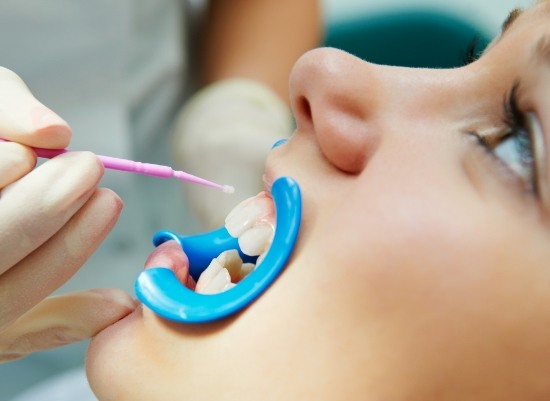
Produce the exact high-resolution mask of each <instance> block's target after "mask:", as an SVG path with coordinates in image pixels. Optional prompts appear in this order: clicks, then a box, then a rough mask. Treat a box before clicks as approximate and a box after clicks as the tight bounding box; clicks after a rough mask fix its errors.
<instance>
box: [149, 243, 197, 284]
mask: <svg viewBox="0 0 550 401" xmlns="http://www.w3.org/2000/svg"><path fill="white" fill-rule="evenodd" d="M153 267H166V268H168V269H170V270H172V271H174V273H175V274H176V277H177V278H178V280H179V281H180V282H181V283H182V284H183V285H184V286H186V287H188V288H190V289H192V290H194V289H195V280H193V277H191V276H190V275H189V260H188V259H187V256H186V255H185V253H184V252H183V250H182V249H181V247H180V245H179V244H178V243H177V242H176V241H174V240H171V241H166V242H164V243H162V244H160V245H159V246H157V247H156V248H155V250H154V251H153V252H152V253H151V255H149V257H148V258H147V261H146V262H145V269H150V268H153Z"/></svg>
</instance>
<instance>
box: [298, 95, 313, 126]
mask: <svg viewBox="0 0 550 401" xmlns="http://www.w3.org/2000/svg"><path fill="white" fill-rule="evenodd" d="M298 113H300V115H301V116H302V118H304V119H305V120H307V121H308V123H312V122H313V121H312V120H313V118H312V115H311V105H310V103H309V100H307V98H306V97H305V96H301V97H300V99H298Z"/></svg>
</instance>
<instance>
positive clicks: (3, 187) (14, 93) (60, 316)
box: [0, 68, 135, 362]
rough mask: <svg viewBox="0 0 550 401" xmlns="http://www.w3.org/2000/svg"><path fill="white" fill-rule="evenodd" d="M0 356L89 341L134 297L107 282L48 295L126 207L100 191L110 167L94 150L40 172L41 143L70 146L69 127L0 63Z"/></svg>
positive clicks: (65, 157)
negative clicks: (94, 287)
mask: <svg viewBox="0 0 550 401" xmlns="http://www.w3.org/2000/svg"><path fill="white" fill-rule="evenodd" d="M0 138H3V139H8V140H10V141H13V142H0V362H5V361H9V360H13V359H17V358H20V357H23V356H25V355H27V354H29V353H31V352H34V351H38V350H44V349H48V348H53V347H56V346H59V345H63V344H68V343H72V342H76V341H81V340H84V339H87V338H89V337H91V336H93V335H94V334H96V333H97V332H98V331H100V330H101V329H103V328H105V327H106V326H108V325H110V324H112V323H114V322H115V321H117V320H119V319H120V318H122V317H123V316H125V315H126V314H128V313H129V312H130V311H131V310H133V309H134V307H135V305H134V304H135V303H134V301H133V300H132V298H131V297H130V296H129V295H127V294H125V293H124V292H123V291H120V290H113V289H101V290H90V291H83V292H77V293H72V294H68V295H64V296H59V297H53V298H48V299H45V298H46V297H47V296H48V295H49V294H51V293H52V292H53V291H55V290H56V289H57V288H59V287H60V286H61V285H62V284H63V283H65V282H66V281H67V280H68V279H69V278H70V277H71V276H72V275H73V274H74V273H75V272H76V271H77V270H78V268H79V267H80V266H82V265H83V264H84V262H85V261H86V259H87V258H88V257H89V256H90V255H91V254H92V252H93V251H94V250H95V249H96V248H97V246H98V245H99V244H100V243H101V241H102V240H103V239H104V238H105V236H106V235H107V233H108V232H109V231H110V230H111V228H112V227H113V225H114V224H115V222H116V220H117V218H118V215H119V213H120V211H121V208H122V203H121V201H120V199H119V198H118V196H116V195H115V194H114V193H113V192H111V191H109V190H105V189H97V183H98V182H99V180H100V178H101V176H102V174H103V166H102V165H101V163H100V162H99V160H98V159H97V158H96V157H95V156H94V155H93V154H91V153H89V152H75V153H71V154H65V155H61V156H58V157H56V158H54V159H52V160H49V161H47V162H45V163H44V164H42V165H41V166H40V167H38V168H36V169H34V170H33V168H34V166H35V164H36V155H35V154H34V152H33V151H32V150H31V149H30V148H29V147H27V146H25V145H22V144H26V145H29V146H34V147H46V148H64V147H66V146H67V145H68V144H69V141H70V138H71V130H70V128H69V126H68V125H67V123H66V122H65V121H63V120H62V119H61V118H60V117H58V116H57V115H56V114H55V113H53V112H52V111H51V110H49V109H48V108H46V107H45V106H43V105H42V104H41V103H39V102H38V101H37V100H36V99H35V98H34V97H33V96H32V94H31V93H30V91H29V90H28V88H27V87H26V86H25V84H24V83H23V81H22V80H21V79H20V78H19V77H18V76H17V75H16V74H14V73H13V72H11V71H9V70H6V69H3V68H0Z"/></svg>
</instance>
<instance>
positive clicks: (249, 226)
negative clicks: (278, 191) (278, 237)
mask: <svg viewBox="0 0 550 401" xmlns="http://www.w3.org/2000/svg"><path fill="white" fill-rule="evenodd" d="M274 220H275V209H274V206H273V200H272V199H271V197H270V196H269V195H267V193H265V192H262V193H260V194H259V195H257V196H255V197H253V198H249V199H247V200H245V201H243V202H241V203H240V204H238V205H237V206H236V207H235V208H234V209H233V210H232V211H231V212H230V213H229V215H228V216H227V218H226V219H225V227H226V228H227V231H228V232H229V234H231V235H232V236H233V237H238V238H239V246H240V247H241V250H242V251H243V252H244V253H245V254H247V255H250V256H258V255H260V254H262V253H264V252H265V251H266V250H267V248H268V247H269V244H270V243H271V240H272V239H273V233H274V228H273V225H274Z"/></svg>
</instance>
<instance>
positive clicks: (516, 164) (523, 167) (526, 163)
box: [493, 127, 536, 188]
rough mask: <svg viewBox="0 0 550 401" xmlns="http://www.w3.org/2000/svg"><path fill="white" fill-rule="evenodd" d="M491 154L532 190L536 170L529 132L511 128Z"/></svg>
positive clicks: (523, 129) (519, 128) (520, 128)
mask: <svg viewBox="0 0 550 401" xmlns="http://www.w3.org/2000/svg"><path fill="white" fill-rule="evenodd" d="M493 153H494V154H495V156H496V157H498V158H499V159H500V160H501V161H502V162H503V163H504V164H506V165H507V166H508V168H509V169H510V170H512V171H513V172H514V173H515V174H517V175H518V176H519V177H520V178H522V179H523V180H524V181H525V182H526V183H528V185H529V187H530V188H534V184H535V178H536V177H535V171H536V169H535V160H534V157H533V143H532V139H531V134H530V131H528V130H527V129H525V128H523V127H511V129H510V131H509V132H508V133H506V134H505V135H504V136H503V137H502V138H501V139H500V141H499V143H498V144H497V145H495V146H494V147H493Z"/></svg>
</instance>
